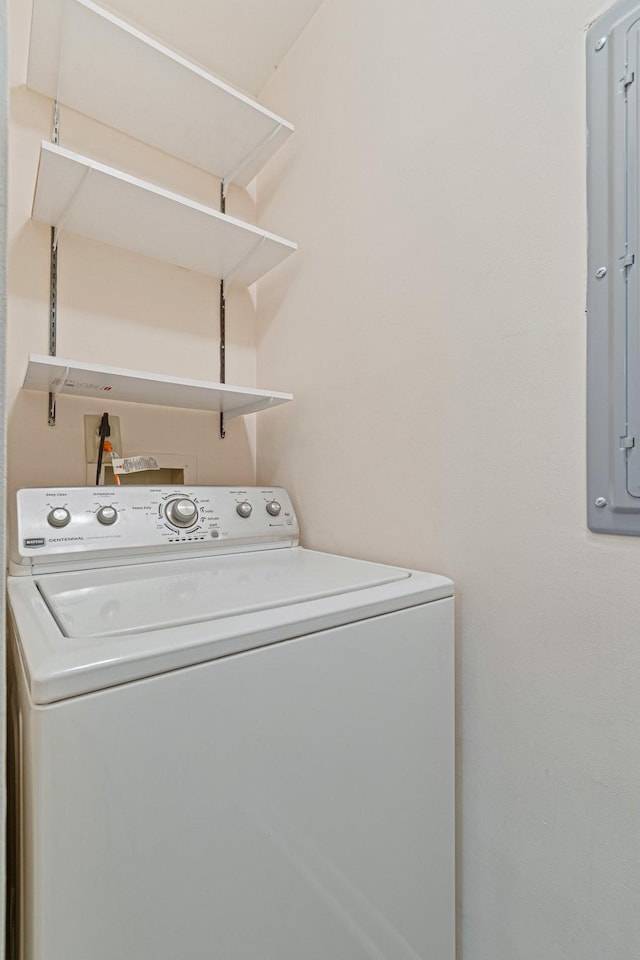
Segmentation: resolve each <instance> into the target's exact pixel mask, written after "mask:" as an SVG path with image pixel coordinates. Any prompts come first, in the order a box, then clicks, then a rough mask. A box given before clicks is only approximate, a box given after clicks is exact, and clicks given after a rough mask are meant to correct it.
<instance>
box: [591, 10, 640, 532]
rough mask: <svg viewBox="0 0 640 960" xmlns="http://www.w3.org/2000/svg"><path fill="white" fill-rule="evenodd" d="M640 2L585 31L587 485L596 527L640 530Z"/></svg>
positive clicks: (611, 13) (609, 14)
mask: <svg viewBox="0 0 640 960" xmlns="http://www.w3.org/2000/svg"><path fill="white" fill-rule="evenodd" d="M639 91H640V3H639V2H638V0H634V2H633V3H630V2H626V0H625V2H621V3H618V4H616V5H615V6H614V7H612V8H611V9H610V10H608V11H607V13H605V14H603V16H601V17H599V18H598V20H596V21H595V22H594V23H593V25H592V26H591V27H590V29H589V31H588V34H587V127H588V150H587V158H588V170H587V190H588V221H589V252H588V283H587V320H588V327H587V332H588V346H587V364H588V366H587V495H588V522H589V527H590V529H591V530H593V531H595V532H597V533H616V534H627V535H633V536H640V285H639V280H638V277H639V274H638V271H639V270H640V263H639V262H638V258H639V255H640V163H639V157H640V96H639Z"/></svg>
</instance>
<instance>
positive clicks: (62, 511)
mask: <svg viewBox="0 0 640 960" xmlns="http://www.w3.org/2000/svg"><path fill="white" fill-rule="evenodd" d="M70 520H71V514H70V513H69V511H68V510H67V509H66V508H65V507H55V509H54V510H51V511H50V512H49V515H48V516H47V523H48V524H49V525H50V526H51V527H66V525H67V524H68V523H69V521H70Z"/></svg>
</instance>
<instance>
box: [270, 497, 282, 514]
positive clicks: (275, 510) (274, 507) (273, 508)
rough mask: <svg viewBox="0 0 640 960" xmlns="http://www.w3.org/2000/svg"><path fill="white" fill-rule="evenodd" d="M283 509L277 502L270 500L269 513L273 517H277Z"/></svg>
mask: <svg viewBox="0 0 640 960" xmlns="http://www.w3.org/2000/svg"><path fill="white" fill-rule="evenodd" d="M281 510H282V507H281V506H280V504H279V503H278V501H277V500H270V501H269V503H268V504H267V513H268V514H269V515H270V516H272V517H277V516H278V514H279V513H280V511H281Z"/></svg>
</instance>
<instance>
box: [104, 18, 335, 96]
mask: <svg viewBox="0 0 640 960" xmlns="http://www.w3.org/2000/svg"><path fill="white" fill-rule="evenodd" d="M98 2H101V0H98ZM321 3H322V0H178V2H176V0H107V2H102V6H105V7H106V6H108V7H109V8H110V9H111V10H112V11H113V12H114V13H115V14H117V15H119V16H121V17H122V18H123V19H124V20H128V21H129V22H131V23H133V24H135V25H136V26H138V27H140V28H141V29H142V30H143V31H144V32H146V33H150V34H152V35H153V36H155V37H156V38H157V39H158V40H160V41H162V42H163V43H165V44H166V45H167V46H170V47H172V48H173V49H174V50H177V51H178V52H180V53H183V54H184V55H185V56H186V57H188V58H189V59H190V60H195V61H197V62H198V63H199V64H201V65H202V66H204V67H206V68H208V69H209V70H210V71H211V72H212V73H215V74H216V75H217V76H219V77H220V78H221V79H223V80H226V81H228V82H229V83H231V84H233V85H234V86H236V87H240V88H241V89H242V90H244V91H245V92H247V93H250V94H252V95H253V96H256V95H257V94H258V93H259V92H260V90H261V89H262V87H263V86H264V85H265V83H266V82H267V80H268V79H269V77H270V76H271V74H272V72H273V70H274V69H275V68H276V67H277V65H278V64H279V63H280V62H281V60H282V59H283V57H284V55H285V54H286V52H287V50H289V49H290V47H291V46H293V44H294V43H295V41H296V39H297V38H298V36H299V35H300V33H301V32H302V30H303V29H304V27H305V26H306V25H307V23H308V22H309V20H310V19H311V17H312V16H313V15H314V13H315V12H316V10H317V9H318V7H319V6H320V4H321Z"/></svg>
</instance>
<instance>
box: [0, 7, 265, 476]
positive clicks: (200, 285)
mask: <svg viewBox="0 0 640 960" xmlns="http://www.w3.org/2000/svg"><path fill="white" fill-rule="evenodd" d="M30 13H31V4H30V3H27V2H24V0H13V2H12V3H11V4H10V28H11V63H10V71H11V72H10V82H11V105H10V107H11V127H10V157H9V178H10V179H9V237H8V253H9V290H8V292H9V303H8V310H9V330H8V334H9V343H8V373H7V379H8V396H7V412H8V417H9V458H8V463H9V489H10V492H12V491H13V490H15V489H16V488H17V487H20V486H37V485H41V484H45V483H46V484H59V485H64V484H84V483H85V477H86V473H85V464H84V432H83V429H84V428H83V414H84V413H101V412H103V410H104V401H103V400H92V399H88V400H80V399H76V398H68V397H64V396H62V397H61V398H60V399H59V402H58V411H57V412H58V416H57V424H56V426H55V428H51V427H49V426H48V425H47V397H46V395H45V394H40V393H36V392H34V391H22V390H21V389H20V388H21V384H22V380H23V377H24V372H25V368H26V361H27V356H28V354H29V353H32V352H33V353H43V354H46V353H48V311H49V242H50V241H49V228H48V227H47V226H46V225H43V224H38V223H35V222H33V221H31V219H30V212H31V203H32V198H33V189H34V184H35V178H36V171H37V165H38V156H39V146H40V141H41V140H42V139H50V137H51V123H52V106H51V101H49V100H48V99H47V98H46V97H42V96H39V95H38V94H35V93H34V92H33V91H31V90H28V89H27V88H26V87H25V86H24V83H25V78H26V59H27V49H28V37H29V23H30ZM60 127H61V131H60V143H61V144H62V146H65V147H68V148H69V149H72V150H77V151H78V152H79V153H83V154H85V155H87V156H91V157H93V158H95V159H97V160H100V161H102V162H104V163H108V164H112V165H113V166H116V167H119V168H120V169H122V170H125V171H127V172H129V173H133V174H134V175H136V176H140V177H143V178H145V179H148V180H151V181H153V182H155V183H158V184H161V185H162V186H166V187H167V188H169V189H172V190H175V191H176V192H179V193H183V194H185V195H186V196H189V197H193V198H194V199H197V200H200V201H202V202H205V203H210V204H212V205H214V206H217V204H218V197H219V181H218V180H217V179H216V178H214V177H212V176H209V175H208V174H206V173H204V172H202V171H198V170H196V169H195V168H193V167H191V166H189V165H187V164H185V163H182V162H180V161H178V160H175V159H173V158H171V157H169V156H167V155H166V154H163V153H161V152H159V151H156V150H153V149H151V148H148V147H146V146H144V145H143V144H141V143H138V142H136V141H133V140H131V139H129V138H127V137H125V136H122V135H120V134H118V133H116V132H115V131H113V130H110V129H108V128H106V127H104V126H102V125H100V124H97V123H94V122H92V121H89V120H87V119H86V118H83V117H81V116H80V115H78V114H75V113H73V112H72V111H69V110H65V109H64V108H63V109H62V110H61V124H60ZM227 211H228V212H229V213H231V214H234V215H236V216H239V217H242V218H243V219H245V220H249V221H252V220H253V219H254V217H255V209H254V205H253V202H252V201H251V200H250V199H249V196H248V194H247V193H246V192H245V191H239V190H238V191H235V192H232V194H231V196H230V197H229V201H228V205H227ZM218 296H219V293H218V285H217V283H216V282H215V281H214V280H211V279H209V278H207V277H204V276H201V275H199V274H195V273H192V272H190V271H187V270H183V269H181V268H179V267H173V266H170V265H168V264H163V263H158V262H156V261H153V260H151V259H148V258H145V257H141V256H137V255H134V254H130V253H128V252H126V251H123V250H117V249H115V248H112V247H109V246H106V245H104V244H99V243H95V242H93V241H89V240H85V239H83V238H80V237H77V236H73V235H71V234H64V233H63V234H62V236H61V239H60V246H59V279H58V302H59V308H58V350H57V352H58V355H59V356H62V357H70V358H72V359H81V360H86V361H94V362H96V363H106V364H112V365H115V366H123V367H132V368H138V369H141V370H149V371H154V372H159V373H167V374H172V375H174V376H185V377H193V378H196V379H203V380H214V381H217V380H218V373H219V360H218ZM227 337H228V347H227V380H228V382H229V383H236V384H239V385H244V386H253V385H255V318H254V307H253V303H252V300H251V298H250V296H249V294H248V292H247V291H241V290H233V289H232V290H231V291H230V293H229V297H228V311H227ZM274 389H277V388H276V387H274ZM107 409H108V411H109V412H110V413H111V414H113V415H116V414H117V415H118V416H120V419H121V429H122V438H123V447H124V449H123V451H118V452H119V453H123V454H125V455H128V454H133V453H138V452H142V451H147V452H158V453H172V454H180V455H184V454H187V455H191V456H194V457H196V459H197V479H198V481H199V482H201V483H237V482H242V483H250V482H252V481H253V479H254V476H255V423H254V420H255V418H252V417H248V418H239V419H235V420H233V421H230V422H229V424H228V429H227V438H226V439H225V440H224V441H220V439H219V437H218V416H217V414H206V413H197V412H196V413H194V412H191V411H189V412H187V411H180V410H172V409H168V408H162V409H161V408H153V407H139V406H135V405H131V404H116V403H113V402H112V403H110V404H109V405H108V407H107Z"/></svg>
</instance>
